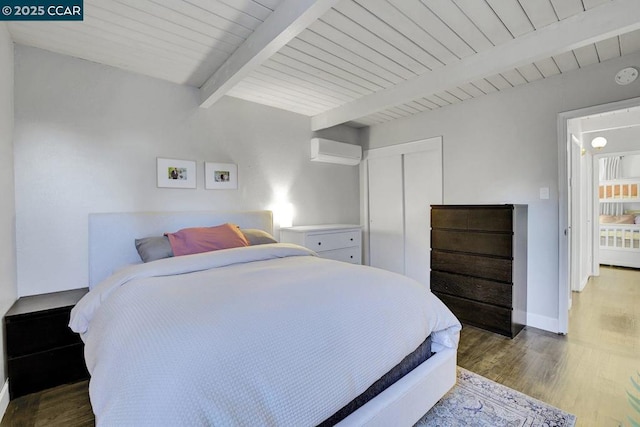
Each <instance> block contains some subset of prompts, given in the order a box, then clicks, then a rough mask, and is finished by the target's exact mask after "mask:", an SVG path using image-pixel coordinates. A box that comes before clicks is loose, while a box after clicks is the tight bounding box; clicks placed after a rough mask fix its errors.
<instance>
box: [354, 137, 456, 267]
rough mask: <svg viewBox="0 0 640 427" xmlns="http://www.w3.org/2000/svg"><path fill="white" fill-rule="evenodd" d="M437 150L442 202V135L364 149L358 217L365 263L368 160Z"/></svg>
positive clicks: (367, 241) (367, 232)
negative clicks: (360, 219) (360, 222)
mask: <svg viewBox="0 0 640 427" xmlns="http://www.w3.org/2000/svg"><path fill="white" fill-rule="evenodd" d="M434 150H436V151H438V152H439V154H440V159H441V163H442V202H443V203H444V157H443V150H442V136H435V137H431V138H425V139H419V140H416V141H411V142H403V143H399V144H394V145H387V146H384V147H380V148H372V149H369V150H365V152H364V153H363V156H362V161H361V162H360V194H361V195H362V197H361V198H360V217H361V218H362V224H363V231H364V233H363V239H362V250H363V254H362V259H363V263H364V264H365V265H370V260H369V167H368V160H369V159H373V158H377V157H388V156H396V155H404V154H411V153H417V152H421V151H434Z"/></svg>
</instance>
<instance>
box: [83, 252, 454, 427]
mask: <svg viewBox="0 0 640 427" xmlns="http://www.w3.org/2000/svg"><path fill="white" fill-rule="evenodd" d="M312 255H313V252H311V251H309V250H307V249H304V248H302V247H299V246H295V245H286V244H272V245H261V246H254V247H248V248H237V249H229V250H223V251H217V252H210V253H204V254H198V255H190V256H185V257H176V258H168V259H165V260H159V261H155V262H152V263H148V264H142V265H134V266H131V267H129V268H127V269H125V270H123V271H121V272H119V273H117V274H115V275H113V276H111V277H110V278H108V279H107V280H105V281H103V282H102V283H100V284H99V285H97V286H96V287H95V288H94V289H93V290H92V291H91V292H89V293H88V294H87V295H86V296H85V297H84V298H83V299H82V300H81V301H80V302H79V303H78V305H77V306H76V307H75V308H74V309H73V311H72V313H71V323H70V326H71V327H72V329H73V330H74V331H76V332H79V333H81V334H82V337H83V339H84V340H85V343H86V347H85V357H86V361H87V366H88V368H89V372H90V373H91V382H90V396H91V403H92V406H93V410H94V412H95V414H96V421H97V424H98V425H109V426H110V425H117V426H126V425H136V426H138V425H154V426H159V425H172V426H177V425H221V426H228V425H282V426H294V425H295V426H305V425H317V424H318V423H320V422H322V421H323V420H325V419H326V418H328V417H329V416H330V415H331V414H333V413H334V412H336V411H337V410H338V409H340V408H341V407H342V406H344V405H345V404H346V403H348V402H349V401H350V400H352V399H353V398H354V397H355V396H357V395H359V394H360V393H362V392H363V391H364V390H366V389H367V388H368V387H369V386H370V385H371V384H372V383H373V382H375V381H376V380H377V379H378V378H379V377H381V376H382V375H383V374H384V373H386V372H387V371H388V370H390V369H391V368H392V367H393V366H395V365H396V364H397V363H399V362H400V360H402V359H403V357H404V356H406V355H407V354H409V353H410V352H412V351H413V350H415V349H416V348H417V347H418V345H419V344H420V343H422V341H424V339H425V338H426V337H427V336H428V335H429V334H431V336H432V340H433V345H432V348H433V350H434V351H438V350H440V349H443V348H455V347H457V344H458V337H459V331H460V323H459V322H458V321H457V319H456V318H455V317H454V316H453V314H451V312H450V311H449V310H448V309H447V308H446V307H445V306H444V304H442V303H441V302H440V301H439V300H438V299H437V298H436V297H435V296H433V294H431V293H430V292H429V291H428V290H427V289H426V288H425V287H424V286H423V285H421V284H419V283H417V282H415V281H413V280H411V279H408V278H406V277H403V276H399V275H397V274H394V273H390V272H387V271H383V270H379V269H375V268H371V267H364V266H357V265H352V264H347V263H341V262H337V261H331V260H326V259H321V258H318V257H315V256H312Z"/></svg>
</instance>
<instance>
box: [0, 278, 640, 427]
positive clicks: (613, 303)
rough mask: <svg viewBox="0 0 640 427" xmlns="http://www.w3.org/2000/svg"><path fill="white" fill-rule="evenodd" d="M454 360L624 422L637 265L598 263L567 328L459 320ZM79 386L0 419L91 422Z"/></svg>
mask: <svg viewBox="0 0 640 427" xmlns="http://www.w3.org/2000/svg"><path fill="white" fill-rule="evenodd" d="M458 365H460V366H462V367H464V368H466V369H469V370H470V371H473V372H476V373H478V374H480V375H483V376H485V377H487V378H490V379H492V380H494V381H496V382H499V383H502V384H504V385H506V386H508V387H511V388H514V389H516V390H519V391H521V392H523V393H526V394H528V395H530V396H533V397H535V398H537V399H540V400H542V401H545V402H547V403H549V404H551V405H554V406H557V407H559V408H561V409H564V410H565V411H568V412H571V413H573V414H575V415H577V417H578V423H577V425H578V426H581V427H582V426H604V427H607V426H623V425H624V426H628V425H630V422H629V421H628V419H627V416H629V415H633V411H632V409H631V406H630V405H629V403H628V401H627V396H626V392H627V391H631V389H632V388H631V382H630V379H629V378H630V377H631V376H632V375H635V374H636V373H637V372H639V371H640V271H638V270H628V269H618V268H603V269H601V275H600V277H597V278H592V279H591V280H590V282H589V284H588V285H587V287H586V289H585V291H584V292H582V293H579V294H578V293H574V294H573V308H572V310H571V315H570V326H569V334H568V335H567V336H559V335H556V334H552V333H549V332H545V331H541V330H538V329H535V328H529V327H527V328H525V329H524V330H523V331H522V332H521V333H520V334H519V335H518V336H517V337H516V338H515V339H513V340H511V339H508V338H505V337H502V336H501V335H497V334H493V333H491V332H486V331H483V330H480V329H477V328H473V327H470V326H468V327H465V328H464V330H463V331H462V336H461V341H460V348H459V352H458ZM87 390H88V386H87V382H86V381H85V382H81V383H77V384H71V385H65V386H61V387H56V388H54V389H51V390H46V391H43V392H40V393H34V394H31V395H28V396H24V397H21V398H18V399H15V400H13V401H11V403H10V405H9V408H8V409H7V412H6V414H5V416H4V418H3V419H2V423H1V424H0V427H7V426H21V427H22V426H24V427H27V426H38V427H39V426H52V427H55V426H65V427H72V426H92V425H93V424H94V418H93V413H92V411H91V405H90V403H89V396H88V391H87ZM635 419H636V420H639V421H640V414H636V415H635Z"/></svg>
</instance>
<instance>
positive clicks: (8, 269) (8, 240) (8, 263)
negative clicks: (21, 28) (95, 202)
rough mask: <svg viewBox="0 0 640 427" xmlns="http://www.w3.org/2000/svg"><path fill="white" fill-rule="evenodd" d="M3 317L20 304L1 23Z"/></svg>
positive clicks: (7, 68)
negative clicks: (18, 302) (17, 292)
mask: <svg viewBox="0 0 640 427" xmlns="http://www.w3.org/2000/svg"><path fill="white" fill-rule="evenodd" d="M0 194H2V203H1V207H0V316H4V314H5V313H6V312H7V310H8V309H9V308H10V307H11V305H12V304H13V302H14V301H15V300H16V238H15V235H16V234H15V198H14V180H13V42H12V41H11V36H10V35H9V32H8V30H7V26H6V24H5V23H4V22H0ZM3 334H4V328H2V329H1V331H0V362H1V363H2V366H3V367H2V368H1V369H0V385H1V384H4V382H5V379H6V373H5V371H4V366H5V360H4V354H5V352H4V339H3V338H2V335H3Z"/></svg>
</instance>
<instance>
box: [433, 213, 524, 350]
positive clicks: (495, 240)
mask: <svg viewBox="0 0 640 427" xmlns="http://www.w3.org/2000/svg"><path fill="white" fill-rule="evenodd" d="M431 290H432V291H433V293H434V294H436V295H437V296H438V297H439V298H440V299H441V300H442V301H443V302H444V303H445V304H446V305H447V306H448V307H449V309H450V310H451V311H452V312H453V313H454V314H455V315H456V316H457V317H458V318H459V319H460V321H461V322H462V323H467V324H470V325H474V326H477V327H480V328H483V329H487V330H489V331H493V332H497V333H499V334H502V335H506V336H509V337H512V338H513V337H514V336H516V334H517V333H518V332H520V330H522V328H523V327H524V325H525V324H526V316H527V206H526V205H468V206H464V205H434V206H432V207H431Z"/></svg>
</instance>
